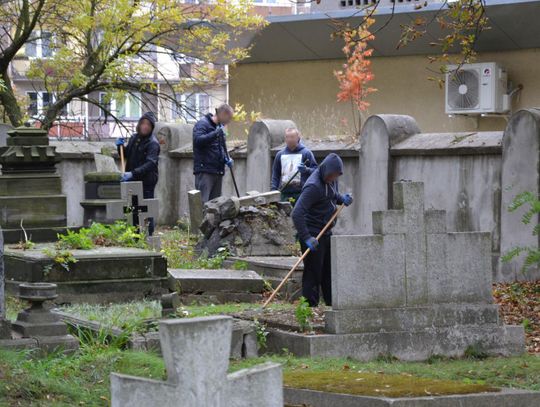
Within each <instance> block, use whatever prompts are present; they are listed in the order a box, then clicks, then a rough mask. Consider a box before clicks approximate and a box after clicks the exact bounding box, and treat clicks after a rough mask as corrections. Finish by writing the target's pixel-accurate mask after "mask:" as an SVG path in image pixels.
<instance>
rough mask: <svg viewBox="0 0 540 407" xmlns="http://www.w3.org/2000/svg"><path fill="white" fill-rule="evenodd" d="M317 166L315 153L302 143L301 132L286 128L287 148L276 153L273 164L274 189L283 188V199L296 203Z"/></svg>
mask: <svg viewBox="0 0 540 407" xmlns="http://www.w3.org/2000/svg"><path fill="white" fill-rule="evenodd" d="M315 168H317V161H316V160H315V157H314V156H313V153H312V152H311V151H310V150H309V149H308V148H306V147H305V146H304V145H303V144H302V140H301V139H300V132H299V131H298V130H297V129H294V128H288V129H286V130H285V148H283V149H282V150H281V151H279V152H278V153H277V154H276V158H275V159H274V165H273V166H272V190H274V191H277V190H280V188H282V190H281V200H282V201H290V200H291V198H292V199H293V204H294V203H296V201H297V200H298V197H299V196H300V193H301V192H302V187H303V186H304V184H305V183H306V181H307V179H308V178H309V176H310V175H311V173H312V172H313V171H314V170H315Z"/></svg>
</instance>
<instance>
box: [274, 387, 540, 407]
mask: <svg viewBox="0 0 540 407" xmlns="http://www.w3.org/2000/svg"><path fill="white" fill-rule="evenodd" d="M283 390H284V399H285V402H286V403H289V404H293V405H304V404H305V405H309V406H311V407H326V406H340V407H386V406H388V407H390V406H391V407H416V406H424V407H508V406H512V407H531V406H534V405H540V392H535V391H529V390H518V389H510V388H503V389H501V391H499V392H493V393H471V394H459V395H446V396H427V397H399V398H387V397H373V396H358V395H351V394H342V393H327V392H322V391H316V390H306V389H298V388H291V387H284V388H283ZM302 403H303V404H302Z"/></svg>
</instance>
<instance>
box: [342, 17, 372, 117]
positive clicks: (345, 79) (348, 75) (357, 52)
mask: <svg viewBox="0 0 540 407" xmlns="http://www.w3.org/2000/svg"><path fill="white" fill-rule="evenodd" d="M374 21H375V20H373V19H372V18H366V19H365V21H364V22H363V24H362V25H360V26H359V27H358V28H356V29H350V28H348V29H346V30H344V31H342V34H341V36H342V38H343V40H344V41H345V46H344V47H343V53H344V54H345V55H346V57H347V63H346V64H344V65H343V70H340V71H334V75H335V77H336V78H337V80H338V82H339V89H340V91H339V93H338V94H337V100H338V102H343V101H349V100H350V101H352V102H353V103H354V104H355V105H356V106H357V107H358V109H359V110H360V111H365V110H366V109H367V108H368V107H369V102H367V101H366V97H367V96H368V95H369V94H370V93H373V92H375V91H377V89H375V88H373V87H370V86H368V84H369V82H370V81H372V80H373V79H374V75H373V72H372V71H371V61H370V59H369V58H370V57H371V55H372V54H373V49H371V48H368V42H369V41H372V40H373V39H374V38H375V36H374V35H373V34H371V33H370V31H369V27H370V26H371V25H372V24H373V23H374Z"/></svg>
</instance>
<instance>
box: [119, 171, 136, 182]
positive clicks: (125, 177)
mask: <svg viewBox="0 0 540 407" xmlns="http://www.w3.org/2000/svg"><path fill="white" fill-rule="evenodd" d="M132 179H133V174H132V173H131V172H124V174H122V178H121V179H120V181H122V182H126V181H131V180H132Z"/></svg>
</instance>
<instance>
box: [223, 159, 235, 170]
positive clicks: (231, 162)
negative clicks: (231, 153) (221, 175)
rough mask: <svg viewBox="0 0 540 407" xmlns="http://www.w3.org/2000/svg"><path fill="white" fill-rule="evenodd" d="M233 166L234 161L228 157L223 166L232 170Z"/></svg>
mask: <svg viewBox="0 0 540 407" xmlns="http://www.w3.org/2000/svg"><path fill="white" fill-rule="evenodd" d="M233 164H234V160H233V159H232V158H230V157H229V158H225V165H226V166H227V167H229V168H232V166H233Z"/></svg>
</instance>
